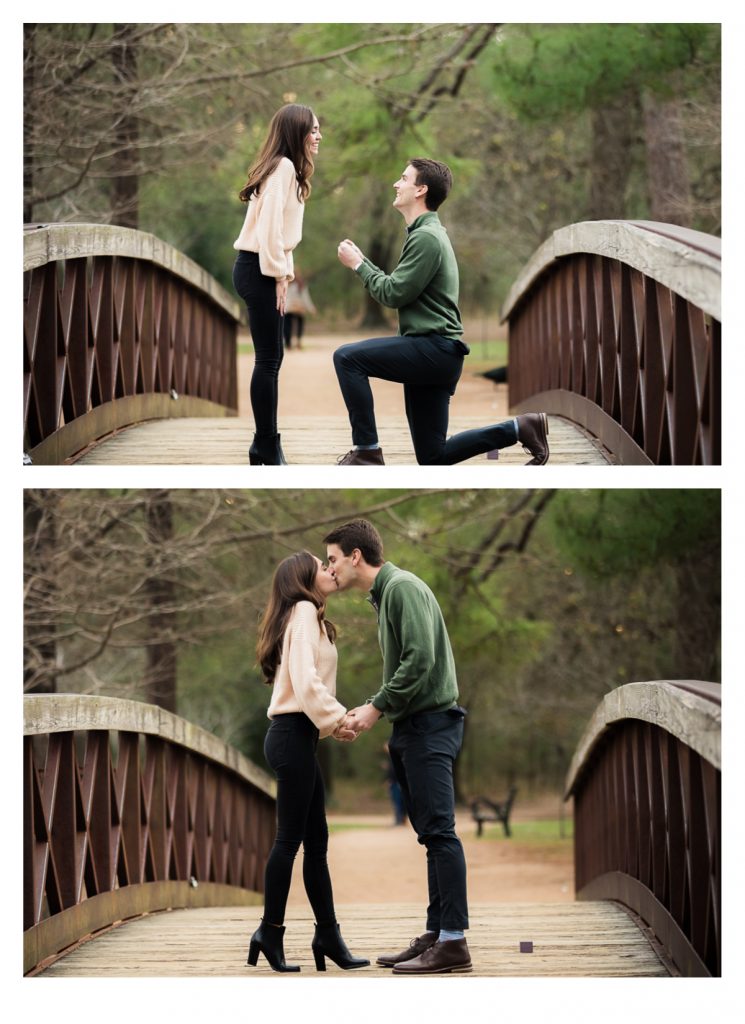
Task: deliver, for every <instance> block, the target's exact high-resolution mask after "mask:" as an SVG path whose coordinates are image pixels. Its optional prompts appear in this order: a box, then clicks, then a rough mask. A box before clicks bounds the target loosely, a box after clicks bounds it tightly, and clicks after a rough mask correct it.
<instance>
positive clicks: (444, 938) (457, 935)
mask: <svg viewBox="0 0 745 1024" xmlns="http://www.w3.org/2000/svg"><path fill="white" fill-rule="evenodd" d="M465 937H466V936H465V933H464V932H449V931H446V930H445V929H444V928H440V934H439V935H438V937H437V941H438V942H449V941H450V940H451V939H464V938H465Z"/></svg>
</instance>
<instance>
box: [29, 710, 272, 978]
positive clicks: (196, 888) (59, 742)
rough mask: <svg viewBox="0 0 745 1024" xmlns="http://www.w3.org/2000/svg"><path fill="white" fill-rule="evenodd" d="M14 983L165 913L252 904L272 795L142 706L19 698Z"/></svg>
mask: <svg viewBox="0 0 745 1024" xmlns="http://www.w3.org/2000/svg"><path fill="white" fill-rule="evenodd" d="M24 719H25V721H24V772H23V778H24V901H23V902H24V909H23V913H24V972H26V973H27V972H29V971H31V970H33V969H34V968H35V967H37V966H38V965H39V964H41V963H42V962H43V961H44V960H45V959H46V958H48V957H50V956H54V955H55V954H56V953H58V952H59V951H61V950H63V949H66V948H67V947H68V946H70V945H72V944H73V943H75V942H77V941H79V940H80V939H81V938H82V937H84V936H86V935H89V934H91V933H92V932H95V931H97V930H99V929H101V928H105V927H107V926H109V925H111V924H112V923H113V922H115V921H121V920H124V919H126V918H129V917H135V916H138V915H140V914H144V913H149V912H151V911H154V910H164V909H167V908H173V907H195V906H224V905H233V904H258V903H260V902H261V896H260V895H259V894H260V893H261V892H262V891H263V885H264V883H263V873H264V866H265V864H266V859H267V856H268V854H269V850H270V849H271V845H272V842H273V837H274V818H275V792H276V790H275V783H274V781H273V780H272V779H270V778H269V777H268V776H267V775H265V773H264V772H262V771H261V770H260V769H259V768H257V767H256V766H255V765H254V764H253V763H252V762H251V761H249V760H248V759H247V758H245V757H243V755H242V754H240V753H239V752H238V751H237V750H235V749H234V748H232V747H229V746H228V745H227V744H225V743H223V742H222V741H221V740H218V739H217V737H215V736H213V735H211V734H210V733H208V732H205V731H204V730H203V729H200V728H198V727H197V726H194V725H191V724H190V723H189V722H187V721H185V720H184V719H182V718H178V717H177V716H176V715H172V714H170V713H169V712H167V711H163V710H162V709H160V708H158V707H155V706H153V705H150V704H142V703H139V702H137V701H129V700H117V699H114V698H107V697H84V696H78V695H75V694H66V695H55V696H28V697H24Z"/></svg>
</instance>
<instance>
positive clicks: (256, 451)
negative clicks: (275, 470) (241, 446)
mask: <svg viewBox="0 0 745 1024" xmlns="http://www.w3.org/2000/svg"><path fill="white" fill-rule="evenodd" d="M248 460H249V462H250V463H251V465H252V466H286V465H287V459H285V453H284V452H283V451H282V443H281V438H280V435H279V434H265V435H264V436H262V435H260V434H254V439H253V441H252V443H251V447H250V448H249V449H248Z"/></svg>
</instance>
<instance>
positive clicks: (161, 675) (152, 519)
mask: <svg viewBox="0 0 745 1024" xmlns="http://www.w3.org/2000/svg"><path fill="white" fill-rule="evenodd" d="M145 518H146V523H147V534H148V541H149V543H150V544H151V545H152V547H153V549H154V550H153V556H152V558H151V566H152V569H153V571H152V574H151V575H150V577H149V578H148V580H147V583H146V585H145V593H146V595H147V600H148V604H149V607H150V612H149V615H148V617H147V628H148V640H150V639H151V638H153V642H152V643H148V646H147V668H146V672H145V693H146V700H147V701H148V703H150V704H157V705H158V706H159V707H161V708H165V710H166V711H172V712H174V713H175V711H176V704H177V701H176V676H177V672H176V669H177V663H176V645H175V643H174V642H173V641H172V640H169V639H168V637H169V635H171V634H172V633H173V630H172V628H171V615H172V614H173V613H172V612H171V611H169V608H172V607H173V601H174V591H175V587H174V584H173V581H172V580H171V579H169V578H168V576H167V575H164V574H163V573H162V572H161V571H160V569H159V566H160V564H161V559H160V555H161V553H162V550H163V547H164V546H165V545H167V544H169V543H170V542H171V541H172V539H173V507H172V505H171V498H170V494H169V492H168V491H153V492H152V494H151V495H149V496H148V499H147V505H146V509H145Z"/></svg>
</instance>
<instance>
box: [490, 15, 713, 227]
mask: <svg viewBox="0 0 745 1024" xmlns="http://www.w3.org/2000/svg"><path fill="white" fill-rule="evenodd" d="M702 63H705V64H706V65H707V66H708V67H709V69H710V71H711V70H712V69H716V68H718V64H719V31H718V26H716V25H704V24H643V25H635V24H620V25H603V24H584V25H549V26H510V28H509V29H508V30H506V31H505V35H504V45H503V47H502V49H501V52H500V54H499V57H498V59H497V61H496V64H495V74H496V81H497V83H498V88H499V89H500V91H501V92H502V94H503V95H504V96H505V98H506V99H507V100H508V102H510V103H511V104H512V105H513V106H514V108H515V109H516V110H518V111H519V112H520V114H521V115H522V116H523V117H526V118H528V119H537V120H541V121H544V122H546V121H548V120H550V119H552V118H555V117H557V116H559V117H563V116H567V115H577V114H579V113H580V112H582V111H589V112H590V115H591V118H592V134H593V145H592V150H591V154H590V162H589V171H590V190H589V203H588V207H587V216H588V217H590V218H592V219H598V218H607V217H624V216H627V213H626V210H627V208H628V189H629V182H630V177H631V173H632V169H633V160H632V159H630V156H631V154H632V153H633V151H634V149H635V147H636V144H637V139H641V141H642V145H646V169H647V182H648V190H649V204H650V206H651V208H652V210H654V211H655V212H658V213H660V214H662V213H665V215H668V214H669V215H670V216H673V215H675V216H676V222H677V223H689V224H690V222H691V217H692V210H691V208H690V203H689V189H688V168H687V159H688V155H687V151H686V147H685V146H684V144H683V140H682V133H681V130H680V118H681V109H682V103H683V98H682V97H684V96H685V87H686V85H688V84H691V85H694V86H695V85H696V84H697V82H696V78H697V76H698V75H699V74H700V66H701V64H702ZM642 110H644V114H645V128H646V131H643V130H642V129H641V128H640V123H641V118H642ZM663 125H664V130H663V131H662V132H660V129H661V128H662V126H663ZM660 134H662V138H661V137H660ZM663 147H664V148H663ZM663 165H664V170H663ZM684 218H685V220H684Z"/></svg>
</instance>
